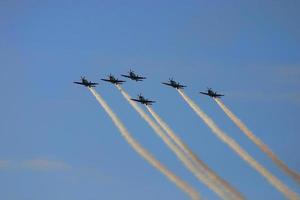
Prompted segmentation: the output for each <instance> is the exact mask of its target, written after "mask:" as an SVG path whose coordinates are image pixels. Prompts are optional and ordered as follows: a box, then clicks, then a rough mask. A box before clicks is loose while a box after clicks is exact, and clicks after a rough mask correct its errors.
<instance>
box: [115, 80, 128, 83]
mask: <svg viewBox="0 0 300 200" xmlns="http://www.w3.org/2000/svg"><path fill="white" fill-rule="evenodd" d="M124 82H126V81H121V80H116V83H124Z"/></svg>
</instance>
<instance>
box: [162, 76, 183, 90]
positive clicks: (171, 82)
mask: <svg viewBox="0 0 300 200" xmlns="http://www.w3.org/2000/svg"><path fill="white" fill-rule="evenodd" d="M162 84H164V85H168V86H171V87H173V88H176V89H183V88H185V87H186V85H181V84H180V83H179V82H176V81H174V80H173V78H169V83H162Z"/></svg>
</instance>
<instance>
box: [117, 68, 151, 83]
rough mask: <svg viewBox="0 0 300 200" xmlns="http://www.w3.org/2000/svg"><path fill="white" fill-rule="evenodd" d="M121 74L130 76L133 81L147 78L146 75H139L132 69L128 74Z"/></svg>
mask: <svg viewBox="0 0 300 200" xmlns="http://www.w3.org/2000/svg"><path fill="white" fill-rule="evenodd" d="M121 76H123V77H126V78H129V79H131V80H133V81H143V80H144V79H146V77H142V76H139V75H137V74H135V73H134V71H132V70H130V71H129V72H128V75H124V74H122V75H121Z"/></svg>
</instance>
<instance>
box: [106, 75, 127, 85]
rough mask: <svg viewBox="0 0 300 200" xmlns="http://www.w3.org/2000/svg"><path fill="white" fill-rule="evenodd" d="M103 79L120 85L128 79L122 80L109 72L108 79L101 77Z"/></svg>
mask: <svg viewBox="0 0 300 200" xmlns="http://www.w3.org/2000/svg"><path fill="white" fill-rule="evenodd" d="M101 80H102V81H106V82H110V83H112V84H115V85H120V84H122V83H124V82H126V81H122V80H119V79H117V78H115V77H114V76H113V75H111V74H109V75H108V79H101Z"/></svg>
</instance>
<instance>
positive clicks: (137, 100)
mask: <svg viewBox="0 0 300 200" xmlns="http://www.w3.org/2000/svg"><path fill="white" fill-rule="evenodd" d="M131 100H132V101H136V102H140V103H141V102H142V101H140V100H139V99H131Z"/></svg>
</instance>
